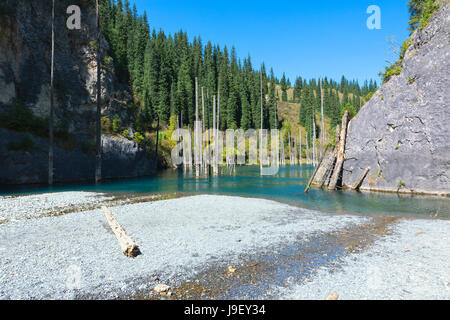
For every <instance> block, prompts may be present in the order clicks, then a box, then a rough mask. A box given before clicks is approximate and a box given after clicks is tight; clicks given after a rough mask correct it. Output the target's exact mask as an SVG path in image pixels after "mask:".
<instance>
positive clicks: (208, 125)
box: [206, 88, 211, 175]
mask: <svg viewBox="0 0 450 320" xmlns="http://www.w3.org/2000/svg"><path fill="white" fill-rule="evenodd" d="M209 109H210V108H209V88H206V113H207V116H206V117H207V118H208V124H207V128H208V144H209V146H210V147H209V155H208V159H209V165H208V175H211V124H210V122H209V116H210V111H209Z"/></svg>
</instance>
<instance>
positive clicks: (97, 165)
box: [95, 0, 102, 183]
mask: <svg viewBox="0 0 450 320" xmlns="http://www.w3.org/2000/svg"><path fill="white" fill-rule="evenodd" d="M98 10H99V7H98V0H97V116H96V120H97V126H96V139H95V142H96V143H95V145H96V157H95V160H96V161H95V182H96V183H98V182H100V181H101V179H102V128H101V113H102V110H101V99H102V89H101V59H100V21H99V12H98Z"/></svg>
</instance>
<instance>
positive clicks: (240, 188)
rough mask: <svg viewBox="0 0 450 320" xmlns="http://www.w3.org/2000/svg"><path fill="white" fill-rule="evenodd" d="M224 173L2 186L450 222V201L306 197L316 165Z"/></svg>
mask: <svg viewBox="0 0 450 320" xmlns="http://www.w3.org/2000/svg"><path fill="white" fill-rule="evenodd" d="M221 170H222V169H221ZM223 170H224V172H222V174H221V175H220V176H218V177H213V176H210V177H202V178H199V179H196V178H195V172H192V171H189V170H188V171H187V172H183V171H182V170H175V169H169V170H165V171H163V172H160V173H158V174H157V175H156V176H154V177H145V178H137V179H124V180H113V181H105V182H102V183H100V184H97V185H96V184H93V183H82V184H63V185H55V186H54V187H52V188H49V187H48V186H38V185H36V186H3V187H1V188H0V195H18V194H27V193H45V192H62V191H90V192H110V193H132V194H136V193H138V194H141V193H174V192H176V193H181V194H222V195H232V196H243V197H255V198H264V199H271V200H276V201H280V202H283V203H288V204H291V205H295V206H299V207H303V208H308V209H313V210H319V211H326V212H333V213H354V214H363V215H379V214H383V215H399V216H411V217H424V218H429V217H430V215H432V216H434V215H435V214H436V213H437V212H438V213H439V217H440V218H450V199H449V198H442V197H425V196H411V195H397V194H384V193H365V192H354V191H325V190H315V189H311V190H310V191H309V193H304V190H305V187H306V184H307V183H308V179H309V177H310V176H311V174H312V171H313V170H314V168H313V167H312V166H305V165H304V166H302V167H299V166H292V167H291V166H287V167H281V168H280V170H279V172H278V174H277V175H274V176H261V175H260V170H259V167H258V166H242V167H236V172H235V173H234V174H232V175H231V174H230V173H229V172H225V171H226V169H225V168H224V169H223Z"/></svg>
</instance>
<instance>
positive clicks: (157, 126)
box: [155, 114, 186, 169]
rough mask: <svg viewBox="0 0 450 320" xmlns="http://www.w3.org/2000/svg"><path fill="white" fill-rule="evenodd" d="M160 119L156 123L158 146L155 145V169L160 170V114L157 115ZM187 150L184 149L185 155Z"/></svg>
mask: <svg viewBox="0 0 450 320" xmlns="http://www.w3.org/2000/svg"><path fill="white" fill-rule="evenodd" d="M156 116H157V117H158V121H157V123H156V145H155V167H156V169H158V145H159V114H157V115H156ZM185 153H186V152H185V150H184V149H183V154H185Z"/></svg>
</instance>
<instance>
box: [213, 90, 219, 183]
mask: <svg viewBox="0 0 450 320" xmlns="http://www.w3.org/2000/svg"><path fill="white" fill-rule="evenodd" d="M213 139H214V151H213V161H212V162H213V174H214V175H217V174H218V168H217V130H216V96H215V95H214V96H213Z"/></svg>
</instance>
